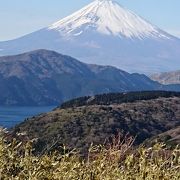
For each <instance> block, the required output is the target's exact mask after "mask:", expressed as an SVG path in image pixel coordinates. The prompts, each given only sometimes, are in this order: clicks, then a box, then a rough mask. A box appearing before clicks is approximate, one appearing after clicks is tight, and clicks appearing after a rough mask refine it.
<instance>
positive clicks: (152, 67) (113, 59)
mask: <svg viewBox="0 0 180 180" xmlns="http://www.w3.org/2000/svg"><path fill="white" fill-rule="evenodd" d="M35 49H49V50H54V51H57V52H60V53H63V54H68V55H70V56H73V57H75V58H77V59H79V60H81V61H82V62H85V63H91V64H100V65H112V66H116V67H118V68H121V69H123V70H125V71H128V72H138V73H145V74H152V73H157V72H164V71H174V70H178V69H179V67H180V39H178V38H176V37H174V36H172V35H170V34H168V33H166V32H165V31H163V30H161V29H160V28H158V27H156V26H154V25H152V24H151V23H149V22H148V21H146V20H144V19H143V18H141V17H140V16H138V15H136V14H135V13H133V12H131V11H130V10H128V9H126V8H124V7H122V6H121V5H119V4H118V3H117V2H115V1H112V0H95V1H93V2H92V3H90V4H89V5H87V6H86V7H84V8H82V9H81V10H79V11H77V12H75V13H73V14H72V15H70V16H68V17H66V18H64V19H61V20H60V21H58V22H56V23H54V24H52V25H50V26H48V27H46V28H43V29H41V30H39V31H36V32H33V33H31V34H28V35H25V36H23V37H20V38H18V39H14V40H10V41H5V42H0V55H1V56H3V55H12V54H18V53H23V52H25V51H30V50H35Z"/></svg>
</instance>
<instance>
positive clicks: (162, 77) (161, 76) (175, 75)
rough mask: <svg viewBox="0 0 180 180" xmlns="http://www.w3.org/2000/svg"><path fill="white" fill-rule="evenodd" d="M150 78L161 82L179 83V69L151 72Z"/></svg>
mask: <svg viewBox="0 0 180 180" xmlns="http://www.w3.org/2000/svg"><path fill="white" fill-rule="evenodd" d="M150 78H151V79H152V80H154V81H158V82H159V83H161V84H166V85H167V84H180V70H178V71H173V72H164V73H157V74H153V75H151V76H150Z"/></svg>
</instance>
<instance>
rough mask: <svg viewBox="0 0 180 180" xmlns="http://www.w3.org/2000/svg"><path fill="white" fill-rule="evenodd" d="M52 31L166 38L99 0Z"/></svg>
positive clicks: (105, 0) (115, 5) (111, 3)
mask: <svg viewBox="0 0 180 180" xmlns="http://www.w3.org/2000/svg"><path fill="white" fill-rule="evenodd" d="M48 29H51V30H58V31H59V32H60V33H61V34H62V35H65V36H69V35H73V36H79V35H81V34H83V33H84V32H86V31H89V30H92V31H93V32H94V31H95V32H99V33H101V34H106V35H114V36H119V37H128V38H132V37H136V38H140V39H141V38H143V37H163V36H164V37H165V35H163V34H161V33H160V32H159V29H158V28H156V27H155V26H153V25H152V24H150V23H148V22H147V21H145V20H144V19H142V18H141V17H139V16H138V15H136V14H134V13H133V12H131V11H129V10H128V9H126V8H124V7H122V6H121V5H119V4H118V3H117V2H115V1H112V0H95V1H93V2H92V3H90V4H89V5H87V6H85V7H84V8H82V9H81V10H79V11H77V12H75V13H73V14H72V15H70V16H68V17H66V18H64V19H62V20H60V21H58V22H56V23H54V24H53V25H51V26H49V27H48Z"/></svg>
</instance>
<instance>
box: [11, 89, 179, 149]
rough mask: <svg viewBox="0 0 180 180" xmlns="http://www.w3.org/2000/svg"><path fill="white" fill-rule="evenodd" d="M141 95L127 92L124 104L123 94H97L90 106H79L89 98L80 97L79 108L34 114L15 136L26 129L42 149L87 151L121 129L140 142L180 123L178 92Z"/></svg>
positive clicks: (136, 142) (21, 125)
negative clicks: (62, 145)
mask: <svg viewBox="0 0 180 180" xmlns="http://www.w3.org/2000/svg"><path fill="white" fill-rule="evenodd" d="M141 94H142V96H141V98H140V99H143V100H137V97H139V93H128V94H127V96H126V98H127V97H129V100H131V101H132V102H125V103H122V101H120V100H121V99H122V97H123V95H122V94H119V95H118V94H109V95H108V94H106V95H101V96H96V98H97V97H98V98H97V99H96V98H95V100H96V101H94V102H93V103H92V104H88V106H79V105H83V104H84V101H87V98H86V97H85V98H81V99H82V102H81V101H80V99H79V101H78V103H79V104H78V106H79V107H74V105H73V107H72V106H71V107H70V106H69V108H68V107H67V106H66V108H65V109H64V108H57V109H55V110H54V111H52V112H50V113H47V114H42V115H40V116H37V117H33V118H32V119H29V120H27V121H25V122H24V123H21V124H20V125H18V126H16V127H15V128H14V129H13V130H12V135H13V136H14V135H15V134H16V133H22V132H23V133H24V132H26V133H27V135H28V137H29V138H30V139H33V138H38V141H37V143H36V147H38V150H39V151H42V150H43V149H44V148H45V147H51V146H52V145H53V147H52V149H53V148H54V145H55V146H56V145H57V144H65V145H67V146H68V147H69V148H78V149H80V150H81V151H85V150H86V149H87V148H88V147H89V145H90V144H91V143H92V142H94V143H95V144H99V143H101V144H102V143H103V142H104V141H105V139H106V138H108V137H110V136H111V135H113V134H117V133H118V132H123V133H124V134H126V133H129V134H130V135H132V136H136V141H135V144H137V145H138V144H140V143H142V142H144V140H146V139H147V138H151V137H154V136H156V135H158V134H161V133H163V132H166V131H168V130H171V129H173V128H175V127H177V126H180V96H179V94H178V93H177V94H176V93H172V92H168V93H165V92H155V93H154V94H153V92H141ZM93 99H94V98H92V100H93ZM135 99H136V101H134V100H135ZM145 99H146V100H145ZM102 102H105V103H104V104H103V103H102ZM102 104H103V105H102ZM71 105H72V104H71ZM76 105H77V104H76ZM50 149H51V148H50Z"/></svg>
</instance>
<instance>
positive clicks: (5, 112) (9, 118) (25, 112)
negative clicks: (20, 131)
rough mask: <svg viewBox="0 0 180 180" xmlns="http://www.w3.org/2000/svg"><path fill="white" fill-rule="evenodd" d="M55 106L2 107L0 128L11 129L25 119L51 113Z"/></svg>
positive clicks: (0, 109) (0, 108)
mask: <svg viewBox="0 0 180 180" xmlns="http://www.w3.org/2000/svg"><path fill="white" fill-rule="evenodd" d="M54 108H55V107H54V106H43V107H7V106H6V107H4V106H2V107H1V106H0V126H3V127H6V128H11V127H13V126H14V125H16V124H18V123H20V122H22V121H23V120H24V119H26V118H29V117H32V116H34V115H38V114H41V113H45V112H49V111H51V110H52V109H54Z"/></svg>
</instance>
